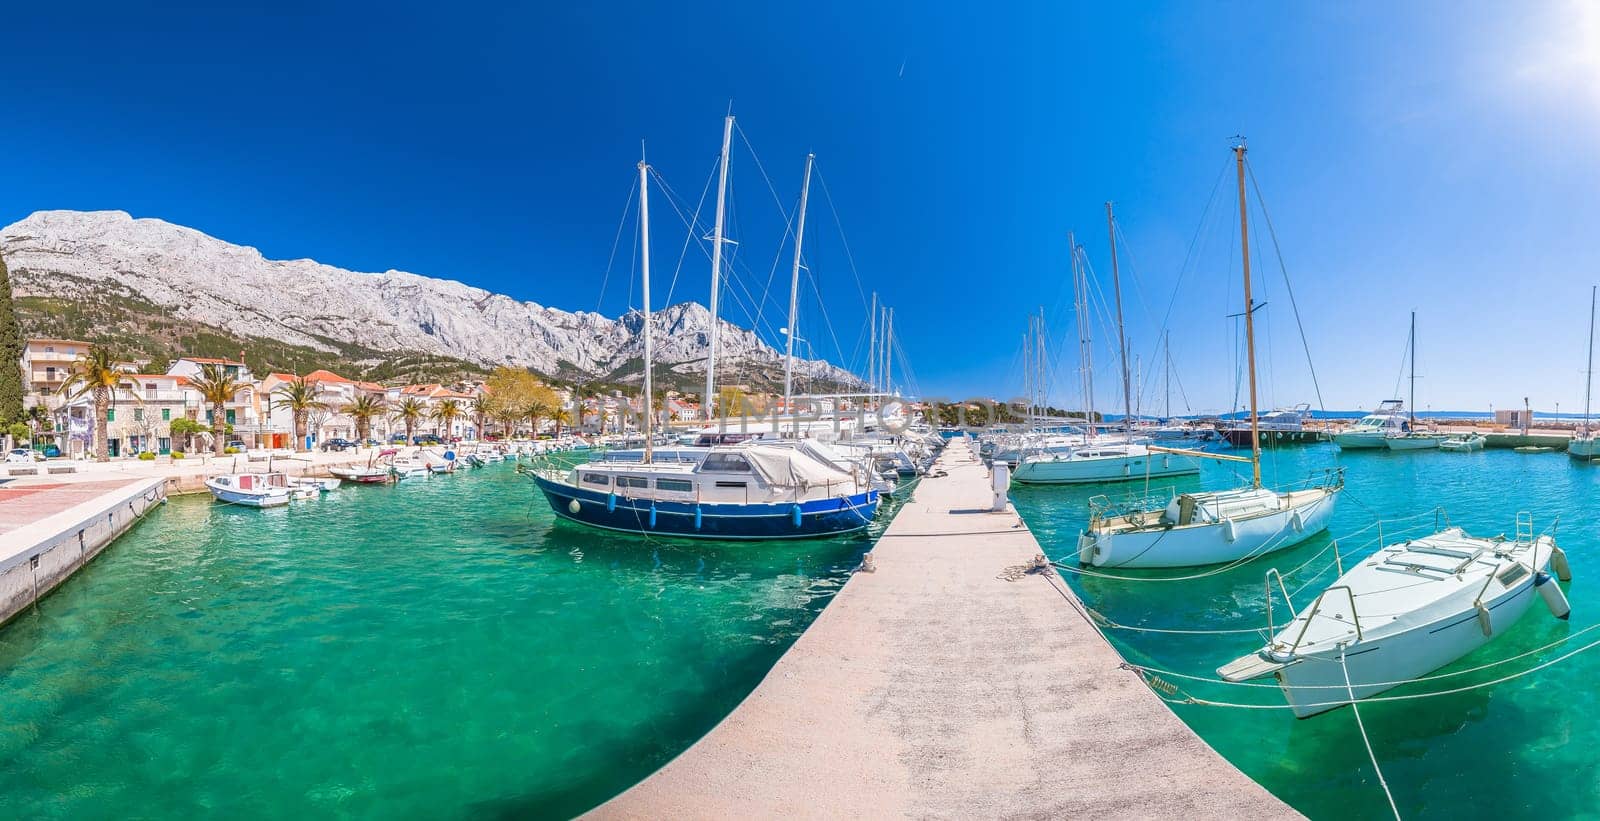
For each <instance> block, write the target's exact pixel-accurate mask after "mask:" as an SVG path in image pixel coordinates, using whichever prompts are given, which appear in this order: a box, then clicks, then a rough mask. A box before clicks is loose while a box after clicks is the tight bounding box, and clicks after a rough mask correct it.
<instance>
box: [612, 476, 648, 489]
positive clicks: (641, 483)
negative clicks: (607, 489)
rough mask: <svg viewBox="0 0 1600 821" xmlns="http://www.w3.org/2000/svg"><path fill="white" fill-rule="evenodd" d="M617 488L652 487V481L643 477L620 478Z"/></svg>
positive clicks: (618, 478)
mask: <svg viewBox="0 0 1600 821" xmlns="http://www.w3.org/2000/svg"><path fill="white" fill-rule="evenodd" d="M617 487H644V488H647V487H650V480H649V479H646V478H644V477H642V476H618V477H617Z"/></svg>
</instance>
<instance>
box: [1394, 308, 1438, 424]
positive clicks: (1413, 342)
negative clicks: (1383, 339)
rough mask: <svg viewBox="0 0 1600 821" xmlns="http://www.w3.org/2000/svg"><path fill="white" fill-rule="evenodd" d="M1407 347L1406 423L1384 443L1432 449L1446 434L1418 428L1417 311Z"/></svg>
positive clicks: (1412, 318) (1413, 312)
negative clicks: (1409, 382) (1408, 367)
mask: <svg viewBox="0 0 1600 821" xmlns="http://www.w3.org/2000/svg"><path fill="white" fill-rule="evenodd" d="M1406 347H1407V348H1409V349H1410V350H1411V399H1410V400H1409V402H1410V407H1409V408H1408V409H1407V416H1408V417H1409V418H1408V419H1407V420H1406V425H1405V428H1404V430H1401V431H1400V432H1399V433H1390V434H1389V435H1388V436H1385V437H1384V440H1383V443H1384V445H1385V446H1386V447H1388V448H1389V450H1432V449H1435V448H1437V447H1439V443H1441V442H1443V441H1444V438H1445V437H1444V434H1442V433H1435V432H1432V431H1420V430H1417V312H1416V311H1412V312H1411V335H1410V336H1409V337H1408V338H1407V341H1406Z"/></svg>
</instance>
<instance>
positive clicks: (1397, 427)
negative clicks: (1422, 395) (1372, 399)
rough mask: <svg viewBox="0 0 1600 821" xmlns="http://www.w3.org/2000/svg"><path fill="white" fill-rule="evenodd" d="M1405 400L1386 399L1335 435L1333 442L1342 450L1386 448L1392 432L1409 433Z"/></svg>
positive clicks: (1409, 427)
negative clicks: (1376, 407)
mask: <svg viewBox="0 0 1600 821" xmlns="http://www.w3.org/2000/svg"><path fill="white" fill-rule="evenodd" d="M1404 408H1405V402H1403V401H1401V400H1399V399H1385V400H1384V401H1382V402H1379V403H1378V409H1377V410H1375V411H1373V412H1372V413H1369V414H1367V415H1366V416H1363V417H1361V418H1360V419H1359V420H1357V421H1356V423H1355V424H1354V425H1351V426H1350V427H1348V428H1345V429H1344V430H1342V431H1339V432H1338V433H1335V434H1334V435H1333V443H1334V444H1335V445H1338V446H1339V449H1340V450H1356V449H1361V448H1386V447H1388V446H1389V442H1388V439H1389V436H1390V434H1399V433H1409V432H1410V431H1411V424H1410V423H1409V422H1407V421H1406V414H1405V410H1404Z"/></svg>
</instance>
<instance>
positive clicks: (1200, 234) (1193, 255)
mask: <svg viewBox="0 0 1600 821" xmlns="http://www.w3.org/2000/svg"><path fill="white" fill-rule="evenodd" d="M1233 162H1234V161H1233V158H1232V157H1231V156H1230V157H1228V158H1227V160H1226V161H1225V162H1223V163H1222V167H1221V168H1219V169H1218V170H1217V179H1216V181H1215V182H1213V183H1212V184H1211V196H1209V197H1207V198H1206V207H1205V208H1204V209H1202V210H1201V212H1200V223H1199V224H1198V225H1196V226H1195V229H1194V236H1193V237H1191V238H1190V239H1189V250H1188V251H1186V252H1185V253H1184V255H1183V264H1182V265H1180V266H1179V267H1178V281H1177V282H1176V283H1174V284H1173V286H1172V298H1171V299H1169V300H1167V312H1166V314H1165V315H1164V316H1162V317H1161V326H1162V327H1163V328H1164V327H1167V323H1168V322H1170V321H1171V319H1172V311H1173V309H1174V308H1175V307H1177V304H1178V296H1179V295H1180V294H1182V293H1183V278H1184V277H1185V276H1186V275H1187V274H1188V272H1189V270H1190V267H1189V265H1190V263H1191V262H1193V263H1194V267H1195V268H1197V269H1198V268H1199V267H1200V263H1199V261H1198V260H1199V258H1198V256H1197V251H1198V250H1199V249H1200V247H1201V246H1202V239H1203V238H1204V237H1205V235H1206V230H1205V229H1206V224H1207V218H1208V216H1209V215H1210V214H1211V209H1212V207H1213V206H1214V205H1216V201H1217V191H1218V190H1219V189H1221V187H1222V180H1223V179H1224V178H1225V177H1226V176H1227V173H1228V167H1229V166H1231V165H1233Z"/></svg>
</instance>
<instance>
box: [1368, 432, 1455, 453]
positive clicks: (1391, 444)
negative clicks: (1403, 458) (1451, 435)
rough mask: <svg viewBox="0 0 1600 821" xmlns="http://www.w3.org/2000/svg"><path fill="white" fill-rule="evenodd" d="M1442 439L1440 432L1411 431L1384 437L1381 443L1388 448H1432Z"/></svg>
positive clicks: (1437, 445)
mask: <svg viewBox="0 0 1600 821" xmlns="http://www.w3.org/2000/svg"><path fill="white" fill-rule="evenodd" d="M1444 440H1445V436H1444V434H1442V433H1424V432H1422V431H1412V432H1410V433H1397V434H1393V435H1391V436H1387V437H1384V440H1383V444H1384V446H1385V447H1387V448H1389V450H1433V449H1435V448H1438V447H1439V446H1441V445H1443V444H1444Z"/></svg>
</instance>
